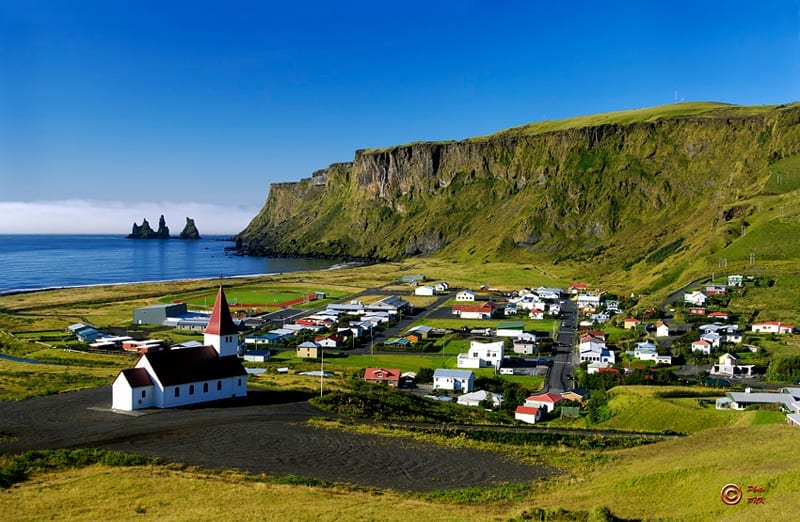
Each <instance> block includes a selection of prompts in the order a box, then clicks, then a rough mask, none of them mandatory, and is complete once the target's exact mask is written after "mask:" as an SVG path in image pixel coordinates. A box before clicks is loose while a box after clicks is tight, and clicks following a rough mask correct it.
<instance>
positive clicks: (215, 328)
mask: <svg viewBox="0 0 800 522" xmlns="http://www.w3.org/2000/svg"><path fill="white" fill-rule="evenodd" d="M203 334H204V335H203V341H204V343H205V344H206V345H208V346H213V347H214V349H216V350H217V353H218V354H219V355H220V357H225V356H228V355H236V354H237V353H238V348H239V335H238V334H239V329H238V328H237V327H236V325H235V324H234V323H233V318H232V317H231V310H230V308H228V300H227V299H225V292H223V291H222V287H221V286H220V287H219V293H217V301H216V302H215V303H214V310H213V311H212V312H211V319H209V321H208V326H207V327H206V329H205V330H204V331H203Z"/></svg>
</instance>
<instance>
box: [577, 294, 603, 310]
mask: <svg viewBox="0 0 800 522" xmlns="http://www.w3.org/2000/svg"><path fill="white" fill-rule="evenodd" d="M598 308H600V296H599V295H594V294H578V309H579V310H584V311H591V312H594V311H595V310H597V309H598Z"/></svg>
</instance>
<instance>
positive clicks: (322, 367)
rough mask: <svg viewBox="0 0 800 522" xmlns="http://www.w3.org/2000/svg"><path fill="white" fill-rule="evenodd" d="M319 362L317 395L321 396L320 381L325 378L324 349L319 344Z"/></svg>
mask: <svg viewBox="0 0 800 522" xmlns="http://www.w3.org/2000/svg"><path fill="white" fill-rule="evenodd" d="M319 353H320V360H319V361H320V362H319V396H320V397H322V381H323V379H324V378H325V349H324V348H323V347H322V346H320V347H319Z"/></svg>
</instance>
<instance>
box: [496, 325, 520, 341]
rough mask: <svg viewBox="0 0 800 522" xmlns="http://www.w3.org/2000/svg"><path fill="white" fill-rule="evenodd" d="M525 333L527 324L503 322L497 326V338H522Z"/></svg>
mask: <svg viewBox="0 0 800 522" xmlns="http://www.w3.org/2000/svg"><path fill="white" fill-rule="evenodd" d="M524 331H525V323H523V322H522V321H501V322H500V323H498V325H497V332H496V333H495V335H496V336H497V337H513V338H517V337H519V336H521V335H522V334H523V333H524Z"/></svg>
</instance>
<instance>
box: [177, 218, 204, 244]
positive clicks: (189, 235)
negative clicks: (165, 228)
mask: <svg viewBox="0 0 800 522" xmlns="http://www.w3.org/2000/svg"><path fill="white" fill-rule="evenodd" d="M178 237H179V238H181V239H200V232H198V230H197V226H195V224H194V219H192V218H190V217H187V218H186V226H184V227H183V230H181V235H180V236H178Z"/></svg>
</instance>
